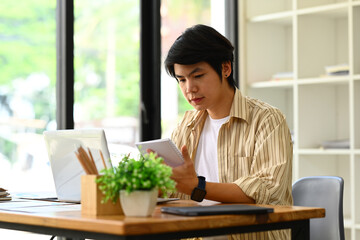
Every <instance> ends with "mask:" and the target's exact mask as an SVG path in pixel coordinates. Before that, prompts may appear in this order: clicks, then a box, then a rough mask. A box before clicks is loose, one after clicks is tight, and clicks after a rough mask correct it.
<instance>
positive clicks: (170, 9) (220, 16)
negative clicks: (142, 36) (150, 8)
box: [161, 0, 225, 137]
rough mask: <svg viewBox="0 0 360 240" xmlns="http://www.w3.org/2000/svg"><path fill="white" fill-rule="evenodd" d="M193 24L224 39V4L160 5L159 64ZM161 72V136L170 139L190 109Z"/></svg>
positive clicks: (168, 0)
mask: <svg viewBox="0 0 360 240" xmlns="http://www.w3.org/2000/svg"><path fill="white" fill-rule="evenodd" d="M184 13H186V14H184ZM195 24H205V25H209V26H212V27H214V28H215V29H216V30H218V31H219V32H220V33H221V34H223V35H225V1H224V0H212V1H209V0H197V1H186V4H184V1H183V0H163V1H162V2H161V44H162V53H161V54H162V59H161V62H162V63H164V61H165V58H166V55H167V52H168V50H169V48H170V47H171V45H172V44H173V42H174V41H175V40H176V38H177V37H178V36H179V35H181V33H182V32H183V31H185V29H186V28H188V27H191V26H193V25H195ZM161 71H162V73H161V89H162V90H161V99H162V100H161V118H162V136H163V137H169V136H170V134H171V132H172V130H173V129H174V128H175V126H176V124H177V122H178V121H179V119H180V118H181V117H182V116H183V114H184V113H185V111H186V110H190V109H192V106H191V105H190V104H189V103H188V102H187V101H186V100H185V99H184V97H183V96H182V93H181V91H180V89H179V87H178V84H177V82H176V80H175V79H173V78H172V77H170V76H168V75H167V73H166V71H165V69H164V66H162V68H161Z"/></svg>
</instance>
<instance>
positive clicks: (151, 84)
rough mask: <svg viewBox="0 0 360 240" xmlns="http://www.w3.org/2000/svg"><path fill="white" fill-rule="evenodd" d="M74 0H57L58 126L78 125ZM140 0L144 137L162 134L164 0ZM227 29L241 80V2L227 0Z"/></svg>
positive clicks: (141, 139) (62, 127) (141, 87)
mask: <svg viewBox="0 0 360 240" xmlns="http://www.w3.org/2000/svg"><path fill="white" fill-rule="evenodd" d="M74 1H75V0H71V1H63V0H57V8H56V16H57V21H56V22H57V23H56V24H57V31H56V42H57V44H56V54H57V63H56V65H57V74H56V121H57V128H58V129H73V128H74ZM139 1H140V108H141V111H140V141H145V140H151V139H157V138H160V137H161V99H160V96H161V94H160V93H161V87H160V85H161V35H160V28H161V22H160V21H161V20H160V19H161V16H160V6H161V0H153V1H148V0H139ZM225 11H226V14H225V16H226V19H225V25H226V32H225V35H226V37H228V38H229V39H230V41H231V42H232V43H233V45H234V47H235V53H234V57H235V61H234V66H233V68H234V77H235V81H236V84H237V86H239V80H238V32H239V31H238V4H237V0H225Z"/></svg>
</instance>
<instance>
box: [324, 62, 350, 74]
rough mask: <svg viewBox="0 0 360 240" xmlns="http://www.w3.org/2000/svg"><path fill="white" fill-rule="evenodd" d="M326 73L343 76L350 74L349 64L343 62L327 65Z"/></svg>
mask: <svg viewBox="0 0 360 240" xmlns="http://www.w3.org/2000/svg"><path fill="white" fill-rule="evenodd" d="M325 73H326V75H328V76H342V75H348V74H349V64H347V63H342V64H338V65H333V66H325Z"/></svg>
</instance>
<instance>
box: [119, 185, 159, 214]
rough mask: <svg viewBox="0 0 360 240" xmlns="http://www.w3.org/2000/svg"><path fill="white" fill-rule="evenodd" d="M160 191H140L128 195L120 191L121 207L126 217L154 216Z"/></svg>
mask: <svg viewBox="0 0 360 240" xmlns="http://www.w3.org/2000/svg"><path fill="white" fill-rule="evenodd" d="M157 196H158V190H157V189H156V188H155V189H153V190H149V191H147V190H138V191H134V192H132V193H130V194H127V193H126V191H125V190H121V191H120V202H121V207H122V209H123V211H124V214H125V216H131V217H147V216H150V215H152V213H153V212H154V210H155V207H156V202H157Z"/></svg>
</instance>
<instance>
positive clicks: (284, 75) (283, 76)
mask: <svg viewBox="0 0 360 240" xmlns="http://www.w3.org/2000/svg"><path fill="white" fill-rule="evenodd" d="M293 79H294V73H293V72H278V73H275V74H274V75H272V76H271V81H280V80H293Z"/></svg>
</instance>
